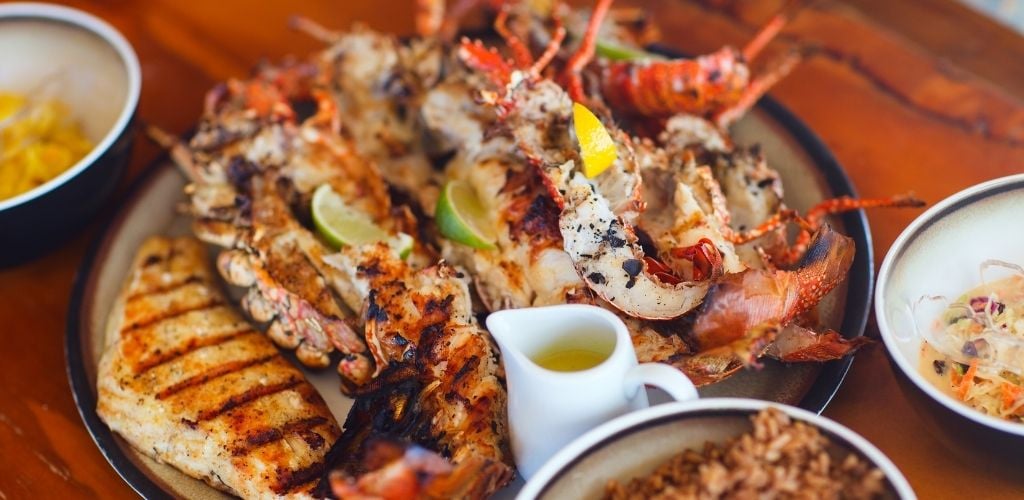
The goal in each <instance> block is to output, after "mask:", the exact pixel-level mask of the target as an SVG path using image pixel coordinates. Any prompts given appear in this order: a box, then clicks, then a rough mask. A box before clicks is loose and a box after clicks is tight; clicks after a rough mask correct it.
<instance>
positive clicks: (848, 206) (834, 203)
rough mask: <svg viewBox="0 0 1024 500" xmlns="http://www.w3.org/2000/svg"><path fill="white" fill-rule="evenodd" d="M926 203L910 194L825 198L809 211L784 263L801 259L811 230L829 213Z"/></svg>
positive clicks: (914, 205)
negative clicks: (865, 197)
mask: <svg viewBox="0 0 1024 500" xmlns="http://www.w3.org/2000/svg"><path fill="white" fill-rule="evenodd" d="M924 205H925V203H924V201H922V200H920V199H918V198H915V197H914V196H913V195H910V194H904V195H897V196H890V197H888V198H867V199H857V198H851V197H849V196H840V197H839V198H832V199H830V200H825V201H823V202H821V203H818V204H817V205H815V206H813V207H811V209H810V210H808V211H807V217H806V222H807V224H806V225H804V227H803V228H801V230H800V234H798V235H797V237H796V242H795V243H794V244H793V246H792V247H790V249H789V251H788V252H786V254H785V255H784V257H783V259H782V264H783V265H785V264H789V263H793V262H796V261H798V260H800V258H801V257H802V256H803V254H804V252H806V251H807V245H808V243H809V242H810V241H811V232H813V231H814V230H815V229H817V228H818V227H821V224H822V221H824V220H825V217H826V216H828V215H832V214H839V213H843V212H849V211H851V210H858V209H861V208H918V207H923V206H924Z"/></svg>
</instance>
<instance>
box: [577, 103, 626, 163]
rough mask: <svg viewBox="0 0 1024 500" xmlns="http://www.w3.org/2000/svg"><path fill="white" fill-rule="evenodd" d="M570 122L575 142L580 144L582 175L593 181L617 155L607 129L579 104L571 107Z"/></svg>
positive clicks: (613, 161)
mask: <svg viewBox="0 0 1024 500" xmlns="http://www.w3.org/2000/svg"><path fill="white" fill-rule="evenodd" d="M572 122H573V128H574V129H575V131H576V140H577V141H579V143H580V157H582V159H583V175H585V176H587V178H588V179H593V178H594V177H597V176H599V175H601V173H602V172H604V171H605V170H608V167H610V166H611V165H612V163H615V160H617V159H618V157H619V154H618V151H616V149H615V143H614V142H612V136H611V135H609V134H608V129H606V128H604V124H603V123H601V120H598V119H597V117H596V116H594V113H593V112H591V111H590V110H589V109H587V107H586V106H584V105H582V104H580V103H578V102H577V103H573V105H572Z"/></svg>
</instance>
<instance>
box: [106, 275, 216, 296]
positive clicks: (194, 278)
mask: <svg viewBox="0 0 1024 500" xmlns="http://www.w3.org/2000/svg"><path fill="white" fill-rule="evenodd" d="M204 281H205V280H204V279H203V277H202V276H199V275H198V274H192V275H189V276H186V277H185V279H183V280H181V281H175V282H173V283H167V284H164V285H160V286H158V287H156V288H151V289H146V290H140V291H138V292H135V293H133V294H131V295H129V296H128V298H127V299H125V302H131V301H133V300H136V299H139V298H142V297H145V296H147V295H157V294H165V293H169V292H173V291H176V290H178V289H179V288H184V287H186V286H188V285H192V284H195V283H203V282H204Z"/></svg>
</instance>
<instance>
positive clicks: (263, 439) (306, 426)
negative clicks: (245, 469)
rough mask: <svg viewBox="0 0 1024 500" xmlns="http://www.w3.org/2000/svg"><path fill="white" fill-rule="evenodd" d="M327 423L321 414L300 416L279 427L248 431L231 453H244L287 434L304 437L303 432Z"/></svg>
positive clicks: (237, 454) (282, 437)
mask: <svg viewBox="0 0 1024 500" xmlns="http://www.w3.org/2000/svg"><path fill="white" fill-rule="evenodd" d="M325 423H327V419H326V418H324V417H321V416H316V417H307V418H301V419H299V420H294V421H292V422H287V423H285V424H284V425H281V426H279V427H271V428H268V429H260V430H257V431H255V432H252V433H249V435H247V436H246V437H245V442H244V443H242V445H241V446H237V447H235V448H234V449H233V450H231V454H232V455H234V456H236V457H237V456H239V455H244V454H246V453H248V452H249V451H251V450H253V449H255V448H259V447H260V446H263V445H265V444H269V443H273V442H275V441H280V440H281V439H284V437H285V436H287V435H289V434H298V435H300V436H303V439H305V433H306V432H311V431H312V429H313V428H314V427H317V426H319V425H323V424H325Z"/></svg>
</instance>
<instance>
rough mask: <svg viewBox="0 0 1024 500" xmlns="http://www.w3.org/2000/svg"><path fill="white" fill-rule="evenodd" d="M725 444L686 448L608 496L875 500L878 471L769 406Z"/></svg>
mask: <svg viewBox="0 0 1024 500" xmlns="http://www.w3.org/2000/svg"><path fill="white" fill-rule="evenodd" d="M751 420H752V421H753V423H754V430H753V432H748V433H746V434H743V435H741V436H739V437H736V438H734V439H732V440H731V441H729V442H728V443H726V444H725V445H724V446H719V445H715V444H713V443H710V442H709V443H705V444H704V450H703V451H702V452H697V451H694V450H686V451H685V452H683V453H682V454H680V455H677V456H675V457H673V458H672V459H671V460H669V461H668V462H666V463H664V464H662V465H661V466H660V467H658V468H657V469H656V470H655V471H654V472H652V473H651V474H650V475H648V476H646V477H641V478H635V479H633V480H631V481H629V483H628V484H622V483H619V482H618V481H614V480H613V481H610V482H609V483H608V487H607V498H610V499H614V500H620V499H647V498H664V499H667V498H700V499H712V498H741V499H745V498H786V499H788V498H835V499H855V498H856V499H860V498H878V497H881V496H882V493H883V492H884V483H885V476H884V475H883V474H882V471H881V470H879V469H877V468H875V467H872V466H871V465H870V464H868V463H865V462H864V461H863V460H861V459H860V458H859V457H858V456H857V455H856V454H854V453H849V454H847V455H846V457H845V458H841V460H838V459H837V458H836V457H835V456H834V455H833V454H830V453H829V447H830V443H829V440H828V438H827V437H825V436H823V435H822V434H821V433H820V432H818V429H816V428H814V427H812V426H810V425H808V424H806V423H804V422H799V421H797V422H793V421H792V420H791V419H790V418H789V416H788V415H786V414H785V413H782V412H781V411H779V410H776V409H774V408H769V409H766V410H763V411H761V412H760V413H758V414H757V415H754V416H753V417H751Z"/></svg>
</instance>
